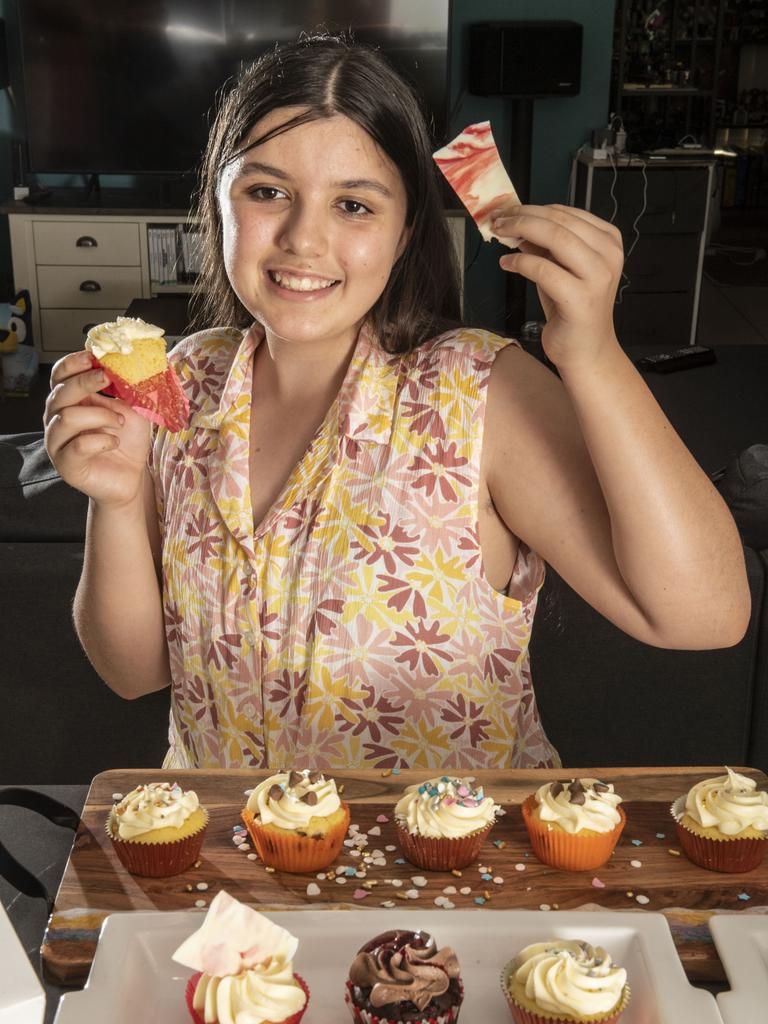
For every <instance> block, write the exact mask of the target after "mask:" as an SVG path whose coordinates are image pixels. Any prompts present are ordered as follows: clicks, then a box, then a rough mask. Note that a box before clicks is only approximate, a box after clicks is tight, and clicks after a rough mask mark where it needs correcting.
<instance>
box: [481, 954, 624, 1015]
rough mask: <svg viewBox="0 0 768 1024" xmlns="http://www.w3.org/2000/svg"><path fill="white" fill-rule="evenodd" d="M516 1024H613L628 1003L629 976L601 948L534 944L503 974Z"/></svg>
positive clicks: (511, 963) (505, 992) (505, 993)
mask: <svg viewBox="0 0 768 1024" xmlns="http://www.w3.org/2000/svg"><path fill="white" fill-rule="evenodd" d="M501 987H502V989H503V991H504V995H505V996H506V997H507V1002H508V1003H509V1008H510V1010H511V1011H512V1017H513V1019H514V1020H515V1022H516V1024H576V1022H578V1024H614V1022H615V1021H617V1020H618V1019H619V1017H620V1015H621V1014H622V1013H623V1011H624V1010H625V1009H626V1007H627V1004H628V1003H629V986H628V985H627V972H626V971H625V970H624V968H623V967H617V966H616V964H614V963H613V961H612V960H611V957H610V956H609V955H608V953H606V951H605V950H604V949H601V948H600V947H599V946H597V947H595V948H593V947H592V946H590V945H589V943H588V942H581V941H579V940H576V939H552V940H550V941H549V942H535V943H533V944H532V945H530V946H526V947H525V948H524V949H521V950H520V952H519V953H518V954H517V956H516V957H515V958H514V959H513V960H511V961H510V962H509V963H508V964H507V965H506V966H505V968H504V970H503V971H502V975H501Z"/></svg>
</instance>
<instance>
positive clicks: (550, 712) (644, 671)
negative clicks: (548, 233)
mask: <svg viewBox="0 0 768 1024" xmlns="http://www.w3.org/2000/svg"><path fill="white" fill-rule="evenodd" d="M718 359H719V363H718V364H717V365H715V366H706V367H700V368H698V369H696V370H692V371H687V372H685V373H681V374H675V375H673V376H670V377H667V378H660V377H655V378H652V377H650V376H649V378H648V380H649V383H650V384H651V386H652V388H653V390H654V392H655V393H656V396H657V398H658V399H659V401H660V403H661V404H662V407H663V408H664V409H665V411H666V412H667V414H668V415H669V416H670V419H671V420H672V423H673V425H674V426H675V427H676V429H677V430H678V431H679V433H680V434H681V436H682V437H683V440H685V441H686V443H687V444H688V445H689V447H690V448H691V451H692V452H693V454H694V456H695V457H696V458H697V459H698V461H699V462H700V464H701V465H702V466H703V468H704V469H705V470H707V472H709V473H714V471H715V470H716V469H718V468H719V467H720V466H723V465H725V464H726V463H727V462H728V461H729V459H730V458H732V457H733V456H734V455H735V454H737V453H738V452H739V451H741V450H742V449H743V448H746V447H748V446H749V445H750V444H753V443H756V442H759V441H766V440H768V438H766V434H767V433H768V422H767V419H768V418H766V415H765V411H764V409H765V398H764V381H765V380H766V379H768V346H753V347H750V346H743V347H742V346H728V347H723V349H722V350H719V351H718ZM761 435H762V436H761ZM85 512H86V501H85V499H84V498H83V497H82V496H81V495H79V494H78V493H77V492H75V491H73V490H71V488H69V487H67V485H66V484H64V483H63V482H62V481H61V480H60V479H59V478H58V477H57V476H56V474H55V472H54V470H53V468H52V467H51V465H50V463H49V462H48V459H47V456H46V454H45V451H44V449H43V447H42V443H41V439H40V435H39V434H30V435H14V436H10V437H8V436H7V437H4V438H2V437H0V587H1V588H2V593H3V595H4V601H3V605H4V612H5V614H4V615H3V616H2V619H1V620H0V637H1V638H2V646H1V647H0V651H1V652H2V653H1V655H0V658H1V660H0V665H1V666H2V669H1V681H0V685H1V686H2V692H3V698H4V700H3V711H4V714H3V716H2V717H1V718H0V772H1V775H0V780H2V781H3V782H5V783H51V782H73V783H74V782H87V781H89V780H90V778H91V777H92V776H93V775H94V774H96V773H97V772H99V771H102V770H103V769H106V768H115V767H143V766H157V765H159V764H160V763H161V760H162V757H163V754H164V752H165V749H166V732H167V718H168V701H169V693H168V691H167V690H166V691H164V692H161V693H156V694H151V695H149V696H147V697H144V698H141V699H139V700H137V701H123V700H122V699H121V698H119V697H117V696H115V695H114V694H113V693H112V692H111V691H110V690H109V689H108V688H107V687H106V686H105V685H104V684H103V683H102V682H101V681H100V680H99V679H98V677H97V676H96V674H95V672H94V671H93V669H92V668H91V666H90V665H89V663H88V661H87V660H86V658H85V656H84V655H83V653H82V651H81V650H80V648H79V645H78V643H77V640H76V639H75V635H74V630H73V627H72V623H71V602H72V597H73V594H74V591H75V587H76V584H77V580H78V577H79V573H80V567H81V564H82V553H83V533H84V524H85ZM767 518H768V517H767ZM766 548H768V545H766ZM745 553H746V561H747V568H748V572H749V579H750V586H751V590H752V602H753V608H752V620H751V623H750V627H749V630H748V632H747V634H746V636H745V637H744V639H743V640H742V641H741V643H740V644H738V645H737V646H736V647H733V648H730V649H726V650H720V651H696V652H691V651H665V650H659V649H657V648H653V647H648V646H646V645H644V644H641V643H639V642H637V641H635V640H633V639H631V638H630V637H628V636H626V635H624V634H623V633H621V632H620V631H619V630H618V629H616V628H615V627H613V626H612V625H611V624H610V623H608V622H607V621H605V620H604V619H603V618H601V616H599V615H598V614H597V613H596V612H594V611H592V609H591V608H589V607H588V606H587V605H586V604H585V603H584V601H582V600H581V598H579V597H578V596H577V595H576V594H575V593H574V592H573V591H572V590H571V589H570V587H568V586H567V585H566V584H565V583H563V582H562V581H561V580H559V578H558V577H557V576H556V574H555V573H553V572H552V571H551V570H550V571H549V573H548V579H547V583H546V584H545V587H544V590H543V592H542V600H541V604H540V608H539V612H538V613H537V618H536V625H535V628H534V636H533V641H532V645H531V651H532V655H531V657H532V669H533V678H534V681H535V686H536V692H537V696H538V700H539V705H540V708H541V713H542V718H543V720H544V724H545V726H546V728H547V731H548V733H549V735H550V737H551V739H552V741H553V742H554V744H555V745H556V747H557V748H558V750H559V751H560V753H561V755H562V758H563V763H564V764H565V765H570V766H574V767H577V766H601V765H602V766H606V765H632V764H635V765H652V764H660V765H662V764H711V765H715V764H748V765H752V766H753V767H757V768H761V769H763V770H768V593H767V591H768V586H767V582H766V581H767V580H768V550H761V551H759V550H755V549H754V548H752V547H747V548H745Z"/></svg>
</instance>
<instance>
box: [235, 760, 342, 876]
mask: <svg viewBox="0 0 768 1024" xmlns="http://www.w3.org/2000/svg"><path fill="white" fill-rule="evenodd" d="M241 817H242V819H243V821H244V822H245V826H246V828H247V829H248V832H249V833H250V836H251V839H252V840H253V845H254V846H255V847H256V850H257V852H258V854H259V856H260V857H261V859H262V861H263V862H264V864H266V865H267V866H268V867H273V868H278V869H279V870H281V871H292V872H301V871H320V870H322V869H323V868H327V867H328V865H329V864H332V863H333V861H334V860H335V859H336V858H337V857H338V855H339V851H340V850H341V846H342V843H343V842H344V837H345V836H346V834H347V828H348V827H349V806H348V805H347V804H345V803H344V802H343V801H342V800H341V799H340V797H339V793H338V790H337V788H336V783H335V782H334V780H333V779H327V778H326V777H325V775H323V773H322V772H319V771H309V770H308V769H305V770H304V771H290V772H278V773H277V774H276V775H270V777H269V778H268V779H264V781H263V782H260V783H259V785H258V786H256V788H255V789H254V790H253V792H252V793H251V795H250V796H249V797H248V803H247V804H246V806H245V809H244V810H243V812H242V815H241Z"/></svg>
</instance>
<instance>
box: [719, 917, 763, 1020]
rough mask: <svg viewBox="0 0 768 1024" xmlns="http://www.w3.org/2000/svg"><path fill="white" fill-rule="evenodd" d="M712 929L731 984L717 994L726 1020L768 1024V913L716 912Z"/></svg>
mask: <svg viewBox="0 0 768 1024" xmlns="http://www.w3.org/2000/svg"><path fill="white" fill-rule="evenodd" d="M709 930H710V931H711V932H712V937H713V939H714V940H715V946H716V947H717V953H718V956H719V957H720V959H721V960H722V963H723V967H724V969H725V973H726V975H727V976H728V983H729V984H730V986H731V991H730V992H721V993H720V994H719V995H718V997H717V1002H718V1005H719V1007H720V1012H721V1013H722V1015H723V1020H724V1021H725V1024H765V1022H766V1021H768V914H745V913H741V914H714V915H713V916H712V917H711V918H710V921H709Z"/></svg>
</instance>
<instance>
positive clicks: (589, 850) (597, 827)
mask: <svg viewBox="0 0 768 1024" xmlns="http://www.w3.org/2000/svg"><path fill="white" fill-rule="evenodd" d="M620 803H621V797H620V796H619V795H618V793H615V792H614V789H613V784H612V783H606V782H600V780H599V779H571V780H570V781H569V782H547V783H545V784H544V785H543V786H539V788H538V789H537V790H536V792H535V793H534V794H533V795H532V796H529V797H528V798H527V800H525V802H524V803H523V806H522V812H523V820H524V822H525V827H526V828H527V830H528V836H529V838H530V840H531V846H532V848H533V852H534V853H535V854H536V856H537V857H538V859H539V860H540V861H541V862H542V863H543V864H549V865H550V866H551V867H553V868H560V869H561V870H563V871H594V869H595V868H599V867H601V866H602V865H603V864H605V863H606V861H607V860H608V858H609V857H610V856H611V854H612V853H613V850H614V848H615V846H616V843H617V842H618V841H619V836H620V835H621V833H622V830H623V828H624V823H625V822H626V815H625V814H624V811H623V810H622V808H621V807H619V804H620Z"/></svg>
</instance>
